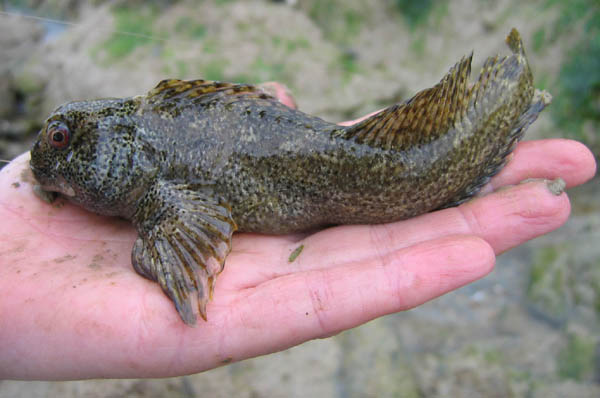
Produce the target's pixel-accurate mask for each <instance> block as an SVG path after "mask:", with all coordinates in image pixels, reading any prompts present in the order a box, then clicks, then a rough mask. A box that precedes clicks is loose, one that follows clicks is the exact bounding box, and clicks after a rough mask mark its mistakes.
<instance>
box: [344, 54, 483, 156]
mask: <svg viewBox="0 0 600 398" xmlns="http://www.w3.org/2000/svg"><path fill="white" fill-rule="evenodd" d="M472 57H473V54H471V55H470V56H468V57H465V58H463V59H462V60H461V61H460V62H459V63H457V64H456V65H455V66H454V67H452V68H451V69H450V71H449V72H448V74H446V76H445V77H444V78H443V79H442V80H441V81H440V82H439V83H438V84H436V85H435V86H433V87H432V88H428V89H426V90H423V91H421V92H419V93H417V94H416V95H415V96H414V97H412V98H411V99H409V100H408V101H406V102H403V103H401V104H396V105H393V106H391V107H389V108H387V109H385V110H383V111H381V112H380V113H378V114H376V115H374V116H372V117H370V118H368V119H366V120H364V121H362V122H360V123H357V124H355V125H353V126H350V127H349V128H348V129H347V130H346V132H345V138H348V139H350V138H353V139H354V140H356V142H358V143H365V144H368V145H370V146H373V147H380V148H384V149H390V148H395V149H398V150H402V149H406V148H409V147H412V146H414V145H415V144H419V143H427V142H430V141H432V140H435V139H436V138H438V137H439V136H440V135H442V134H444V133H445V132H446V131H448V129H449V128H451V127H452V126H453V125H454V122H455V121H456V120H457V119H459V118H461V117H462V116H463V115H464V112H465V111H466V109H467V106H468V104H469V101H468V99H469V96H470V92H469V89H468V87H467V82H468V78H469V74H470V73H471V59H472Z"/></svg>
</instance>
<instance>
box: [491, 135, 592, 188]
mask: <svg viewBox="0 0 600 398" xmlns="http://www.w3.org/2000/svg"><path fill="white" fill-rule="evenodd" d="M595 174H596V161H595V159H594V155H593V154H592V152H591V151H590V150H589V149H588V148H587V147H586V146H585V145H583V144H582V143H580V142H577V141H573V140H567V139H547V140H537V141H524V142H521V143H519V145H517V148H516V149H515V151H514V152H513V154H512V157H511V160H510V162H509V163H508V164H507V165H506V167H504V169H502V171H501V172H500V173H499V174H498V175H497V176H495V177H494V178H492V180H491V182H490V184H489V185H488V186H487V187H486V188H485V189H484V190H483V193H487V192H490V191H492V190H494V189H497V188H499V187H502V186H505V185H510V184H517V183H518V182H520V181H523V180H525V179H528V178H547V179H550V180H553V179H555V178H559V177H560V178H562V179H563V180H565V182H566V183H567V187H569V188H570V187H573V186H577V185H580V184H583V183H584V182H586V181H588V180H590V179H591V178H592V177H593V176H594V175H595Z"/></svg>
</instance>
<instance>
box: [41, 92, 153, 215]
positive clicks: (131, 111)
mask: <svg viewBox="0 0 600 398" xmlns="http://www.w3.org/2000/svg"><path fill="white" fill-rule="evenodd" d="M135 107H136V99H135V98H131V99H100V100H93V101H77V102H70V103H67V104H65V105H62V106H60V107H58V108H57V109H56V110H55V111H54V112H52V114H51V115H50V116H49V117H48V119H46V121H45V123H44V126H43V128H42V129H41V130H40V132H39V134H38V137H37V139H36V141H35V143H34V144H33V147H32V149H31V160H30V168H31V171H32V172H33V175H34V177H35V178H36V180H37V181H38V183H39V186H40V188H41V190H42V191H45V192H57V193H60V194H62V195H63V196H64V197H66V198H67V199H68V200H69V201H71V202H74V203H76V204H78V205H80V206H82V207H84V208H86V209H88V210H90V211H93V212H95V213H99V214H106V215H119V216H125V217H127V216H129V215H130V214H129V213H131V211H132V206H133V203H134V202H135V201H136V200H137V199H138V198H139V197H140V195H141V193H142V191H143V189H144V188H145V186H146V185H145V184H144V182H145V181H147V180H148V178H146V177H149V175H150V174H152V172H153V170H154V168H153V167H152V166H149V165H148V164H147V162H144V156H143V155H141V154H140V153H138V151H137V146H136V137H137V134H138V133H139V132H138V126H137V125H136V119H135Z"/></svg>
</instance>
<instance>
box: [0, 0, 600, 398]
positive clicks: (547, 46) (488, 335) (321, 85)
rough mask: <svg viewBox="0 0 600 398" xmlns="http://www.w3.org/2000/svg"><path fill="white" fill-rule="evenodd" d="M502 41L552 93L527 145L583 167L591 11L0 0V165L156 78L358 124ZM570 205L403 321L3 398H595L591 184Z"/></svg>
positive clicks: (571, 7)
mask: <svg viewBox="0 0 600 398" xmlns="http://www.w3.org/2000/svg"><path fill="white" fill-rule="evenodd" d="M512 27H516V28H518V29H519V30H520V32H521V34H522V36H523V39H524V42H525V48H526V50H527V53H528V56H529V60H530V63H531V66H532V69H533V73H534V76H535V81H536V86H537V87H538V88H543V89H547V90H548V91H550V92H551V93H552V95H553V96H554V101H553V103H552V105H551V106H550V107H549V108H548V109H547V110H546V111H545V112H544V113H543V114H542V115H541V117H540V118H539V120H538V121H537V122H536V123H535V124H534V125H533V126H532V128H530V129H529V131H528V132H527V137H526V138H527V139H540V138H548V137H570V138H574V139H577V140H580V141H583V142H584V143H585V144H586V145H588V146H589V147H590V148H591V149H592V151H594V153H595V154H596V157H597V158H598V154H599V153H600V131H599V127H600V4H599V3H598V1H597V0H573V1H560V0H533V1H527V2H524V1H518V0H499V1H493V0H458V1H452V2H450V1H433V0H421V1H416V0H415V1H413V0H380V1H368V0H343V1H342V0H331V1H317V0H295V1H294V0H288V1H273V0H271V1H267V0H262V1H259V0H254V1H235V0H205V1H166V0H165V1H146V2H143V1H101V0H96V1H91V2H85V1H79V0H64V1H60V0H50V1H41V0H23V1H0V98H1V100H0V158H2V159H12V158H13V157H15V156H16V155H18V154H20V153H22V152H25V151H26V150H28V148H29V145H31V142H32V141H33V139H34V138H35V135H36V134H37V131H38V130H39V128H40V126H41V124H42V123H43V121H44V119H45V117H46V116H47V114H48V113H49V112H51V111H52V109H54V108H55V107H56V106H58V105H60V104H62V103H64V102H67V101H70V100H76V99H77V100H79V99H89V98H97V97H121V96H130V95H137V94H143V93H145V92H147V91H148V90H149V89H151V88H152V87H154V85H156V83H157V82H158V81H160V80H162V79H164V78H181V79H193V78H204V79H210V80H225V81H236V82H247V83H258V82H264V81H271V80H275V81H279V82H281V83H284V84H286V85H287V86H288V87H289V88H290V90H291V91H292V93H293V94H294V96H295V98H296V100H297V103H298V105H299V108H300V109H301V110H303V111H305V112H307V113H311V114H315V115H317V116H320V117H322V118H325V119H327V120H330V121H342V120H348V119H353V118H357V117H359V116H362V115H364V114H366V113H368V112H372V111H374V110H377V109H380V108H382V107H385V106H387V105H390V104H392V103H394V102H398V101H401V100H402V99H406V98H409V97H410V96H411V95H413V94H414V93H415V92H416V91H418V90H420V89H423V88H426V87H429V86H431V85H433V84H435V83H437V81H439V79H440V78H441V77H442V76H443V75H444V73H445V72H446V71H447V70H448V69H449V68H450V67H451V66H452V65H453V64H454V63H455V62H457V61H458V60H459V59H460V57H461V56H463V55H465V54H468V53H469V52H470V51H471V50H474V52H475V58H474V68H473V70H474V71H475V72H477V70H478V68H479V66H481V64H482V63H483V61H484V60H485V58H486V57H487V56H490V55H494V54H496V53H504V54H506V53H507V49H506V47H505V44H504V38H505V36H506V35H507V34H508V32H509V31H510V29H511V28H512ZM0 166H2V164H1V163H0ZM569 194H570V197H571V200H572V204H573V211H572V216H571V219H570V220H569V221H568V223H567V224H566V225H565V226H564V227H563V228H561V229H560V230H558V231H556V232H554V233H552V234H549V235H546V236H544V237H541V238H539V239H536V240H535V241H532V242H530V243H529V244H527V245H524V246H522V247H519V248H517V249H515V250H512V251H510V252H508V253H506V254H503V255H502V256H500V257H499V258H498V261H497V266H496V270H495V271H494V272H493V273H492V274H491V275H489V276H488V277H487V278H485V279H484V280H481V281H479V282H477V283H474V284H472V285H469V286H466V287H464V288H462V289H460V290H458V291H456V292H453V293H451V294H448V295H446V296H444V297H442V298H440V299H437V300H434V301H433V302H430V303H428V304H426V305H423V306H422V307H419V308H417V309H415V310H412V311H408V312H405V313H399V314H395V315H390V316H387V317H384V318H380V319H377V320H375V321H372V322H370V323H369V324H366V325H364V326H361V327H359V328H356V329H353V330H350V331H347V332H344V333H341V334H340V335H338V336H335V337H332V338H329V339H325V340H317V341H312V342H309V343H306V344H303V345H301V346H299V347H295V348H292V349H290V350H287V351H284V352H281V353H277V354H272V355H269V356H265V357H261V358H256V359H252V360H247V361H244V362H241V363H235V364H231V365H228V366H225V367H222V368H219V369H215V370H213V371H209V372H205V373H202V374H198V375H192V376H185V377H179V378H169V379H149V380H94V381H75V382H18V381H0V397H55V396H56V397H58V396H60V397H120V396H128V397H230V396H236V397H249V398H258V397H308V396H311V397H343V398H345V397H543V398H551V397H599V396H600V322H599V319H600V318H599V316H600V245H598V242H600V199H599V197H600V180H599V179H598V178H596V179H595V180H593V181H592V182H590V183H588V184H586V185H585V186H583V187H580V188H577V189H573V190H571V191H570V192H569Z"/></svg>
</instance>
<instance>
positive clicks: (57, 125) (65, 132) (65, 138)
mask: <svg viewBox="0 0 600 398" xmlns="http://www.w3.org/2000/svg"><path fill="white" fill-rule="evenodd" d="M47 137H48V143H49V144H50V146H52V147H54V148H56V149H64V148H66V147H67V145H69V140H70V138H71V133H70V132H69V128H68V127H67V126H66V125H65V124H64V123H62V122H52V123H50V125H49V126H48V130H47Z"/></svg>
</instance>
